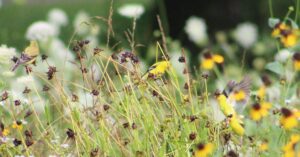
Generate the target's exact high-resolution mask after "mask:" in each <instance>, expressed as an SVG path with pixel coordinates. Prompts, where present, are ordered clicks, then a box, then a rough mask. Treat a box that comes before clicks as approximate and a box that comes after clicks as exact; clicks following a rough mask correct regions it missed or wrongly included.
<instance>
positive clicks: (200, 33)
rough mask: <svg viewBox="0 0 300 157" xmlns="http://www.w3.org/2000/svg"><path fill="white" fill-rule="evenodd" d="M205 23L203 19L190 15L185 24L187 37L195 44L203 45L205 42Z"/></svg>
mask: <svg viewBox="0 0 300 157" xmlns="http://www.w3.org/2000/svg"><path fill="white" fill-rule="evenodd" d="M206 29H207V28H206V23H205V21H204V19H202V18H199V17H195V16H192V17H190V18H189V19H188V20H187V21H186V24H185V27H184V30H185V32H186V33H187V35H188V38H189V39H190V40H191V41H193V42H194V43H196V44H200V45H203V44H205V43H206V42H207V39H208V37H207V31H206Z"/></svg>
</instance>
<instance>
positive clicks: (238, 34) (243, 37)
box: [234, 22, 258, 48]
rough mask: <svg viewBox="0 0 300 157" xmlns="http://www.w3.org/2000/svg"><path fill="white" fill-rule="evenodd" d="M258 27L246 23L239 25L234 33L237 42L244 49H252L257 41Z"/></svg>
mask: <svg viewBox="0 0 300 157" xmlns="http://www.w3.org/2000/svg"><path fill="white" fill-rule="evenodd" d="M257 36H258V35H257V27H256V25H254V24H252V23H249V22H245V23H242V24H239V25H238V26H237V28H236V29H235V31H234V38H235V40H236V41H237V42H238V43H239V44H240V45H241V46H242V47H244V48H249V47H251V46H252V45H253V44H254V43H255V42H256V40H257Z"/></svg>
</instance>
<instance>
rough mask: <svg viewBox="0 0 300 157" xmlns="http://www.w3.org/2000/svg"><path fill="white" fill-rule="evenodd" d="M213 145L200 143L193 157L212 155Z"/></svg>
mask: <svg viewBox="0 0 300 157" xmlns="http://www.w3.org/2000/svg"><path fill="white" fill-rule="evenodd" d="M213 149H214V145H213V144H212V143H207V144H203V143H200V144H198V145H197V149H196V151H195V157H207V156H209V155H211V154H212V152H213Z"/></svg>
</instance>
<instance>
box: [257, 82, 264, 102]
mask: <svg viewBox="0 0 300 157" xmlns="http://www.w3.org/2000/svg"><path fill="white" fill-rule="evenodd" d="M265 95H266V86H265V85H262V86H260V87H259V89H258V91H257V97H258V99H259V100H264V98H265Z"/></svg>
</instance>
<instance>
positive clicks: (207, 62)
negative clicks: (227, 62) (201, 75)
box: [201, 58, 215, 70]
mask: <svg viewBox="0 0 300 157" xmlns="http://www.w3.org/2000/svg"><path fill="white" fill-rule="evenodd" d="M214 65H215V63H214V60H213V59H211V58H210V59H208V58H207V59H203V60H202V62H201V67H202V68H203V69H205V70H211V69H212V68H214Z"/></svg>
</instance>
